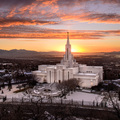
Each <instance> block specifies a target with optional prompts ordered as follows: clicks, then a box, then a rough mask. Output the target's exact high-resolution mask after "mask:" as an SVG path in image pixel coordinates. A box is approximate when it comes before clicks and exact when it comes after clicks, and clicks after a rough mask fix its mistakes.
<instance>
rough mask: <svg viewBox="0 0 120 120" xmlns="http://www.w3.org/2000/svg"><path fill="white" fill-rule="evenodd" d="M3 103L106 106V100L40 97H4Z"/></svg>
mask: <svg viewBox="0 0 120 120" xmlns="http://www.w3.org/2000/svg"><path fill="white" fill-rule="evenodd" d="M3 102H5V103H38V104H54V105H57V104H59V105H72V106H78V107H80V106H88V107H99V108H106V107H107V104H106V102H101V103H99V102H95V101H93V102H91V101H73V100H65V99H51V98H50V99H42V98H6V99H5V98H4V99H3Z"/></svg>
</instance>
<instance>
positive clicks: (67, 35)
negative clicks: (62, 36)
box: [67, 32, 70, 45]
mask: <svg viewBox="0 0 120 120" xmlns="http://www.w3.org/2000/svg"><path fill="white" fill-rule="evenodd" d="M69 44H70V42H69V32H67V45H69Z"/></svg>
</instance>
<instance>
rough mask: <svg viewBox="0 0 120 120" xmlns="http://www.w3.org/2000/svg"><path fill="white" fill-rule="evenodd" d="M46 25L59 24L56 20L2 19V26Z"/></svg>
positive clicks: (0, 21) (0, 20)
mask: <svg viewBox="0 0 120 120" xmlns="http://www.w3.org/2000/svg"><path fill="white" fill-rule="evenodd" d="M37 24H38V25H45V24H58V23H57V22H54V21H37V20H30V19H0V27H9V26H13V25H15V26H18V25H37Z"/></svg>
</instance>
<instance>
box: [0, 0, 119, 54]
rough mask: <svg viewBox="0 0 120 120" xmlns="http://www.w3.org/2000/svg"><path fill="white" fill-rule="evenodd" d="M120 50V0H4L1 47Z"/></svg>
mask: <svg viewBox="0 0 120 120" xmlns="http://www.w3.org/2000/svg"><path fill="white" fill-rule="evenodd" d="M66 32H69V33H70V43H71V45H72V51H73V52H111V51H120V0H0V49H4V50H11V49H26V50H35V51H64V49H65V48H64V45H65V43H66V39H67V36H66V35H67V34H66Z"/></svg>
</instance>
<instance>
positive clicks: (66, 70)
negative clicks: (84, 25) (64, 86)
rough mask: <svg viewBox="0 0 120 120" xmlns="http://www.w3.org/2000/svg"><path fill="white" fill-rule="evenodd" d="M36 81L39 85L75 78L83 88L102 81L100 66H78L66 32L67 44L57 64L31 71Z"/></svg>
mask: <svg viewBox="0 0 120 120" xmlns="http://www.w3.org/2000/svg"><path fill="white" fill-rule="evenodd" d="M33 74H34V75H35V76H36V80H37V81H38V82H40V83H43V82H47V83H54V82H59V83H60V82H62V81H64V80H69V79H72V78H76V79H78V80H79V83H80V86H81V87H83V88H91V87H92V86H95V85H98V83H99V82H102V81H103V67H102V66H87V65H86V64H78V63H77V62H76V60H75V59H74V57H73V55H72V53H71V45H70V41H69V33H68V32H67V43H66V45H65V54H64V57H63V59H62V60H61V62H60V63H59V64H56V65H39V66H38V70H37V71H33Z"/></svg>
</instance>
